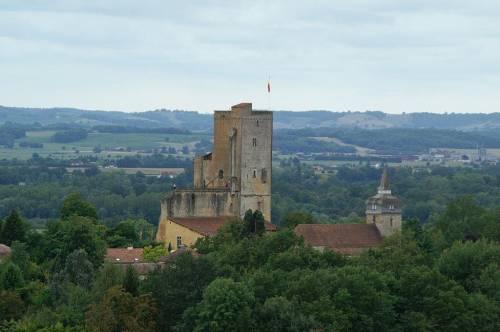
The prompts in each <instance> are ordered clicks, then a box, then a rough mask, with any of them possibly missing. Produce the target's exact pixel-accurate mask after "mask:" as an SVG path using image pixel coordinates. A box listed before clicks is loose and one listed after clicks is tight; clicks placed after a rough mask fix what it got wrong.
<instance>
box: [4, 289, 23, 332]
mask: <svg viewBox="0 0 500 332" xmlns="http://www.w3.org/2000/svg"><path fill="white" fill-rule="evenodd" d="M24 309H25V305H24V302H23V300H22V299H21V297H20V296H19V293H17V292H14V291H8V290H7V291H4V290H0V330H2V331H4V330H3V329H2V323H6V322H7V321H9V320H11V319H12V320H14V319H19V318H21V317H22V315H23V313H24ZM5 331H10V330H5Z"/></svg>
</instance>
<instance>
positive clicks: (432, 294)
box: [0, 194, 500, 332]
mask: <svg viewBox="0 0 500 332" xmlns="http://www.w3.org/2000/svg"><path fill="white" fill-rule="evenodd" d="M303 217H304V218H303V220H304V221H307V220H308V219H310V218H311V216H307V214H304V215H303ZM499 218H500V210H499V209H498V208H496V209H484V208H482V207H480V206H479V205H477V204H476V203H475V202H474V200H473V199H472V198H467V197H464V198H461V199H458V200H455V201H453V202H451V203H450V204H449V205H447V206H446V207H445V208H444V211H443V212H442V213H441V214H439V216H438V217H437V218H436V219H435V220H433V221H432V222H430V223H428V224H426V225H424V226H423V225H422V224H421V223H419V222H418V221H416V220H405V221H404V223H403V231H402V232H401V233H397V234H395V235H393V236H391V237H389V238H387V239H385V241H384V243H383V244H382V246H381V247H379V248H373V249H370V250H368V251H366V252H364V253H363V254H361V255H360V256H359V257H346V256H342V255H340V254H337V253H335V252H331V251H324V252H320V251H317V250H315V249H313V248H312V247H310V246H308V245H306V244H305V243H304V242H303V239H301V238H299V237H297V236H296V235H295V233H294V232H293V227H294V225H295V223H294V222H292V221H291V222H290V223H289V224H287V226H284V227H283V228H282V229H281V230H279V231H277V232H274V233H271V234H264V233H263V232H262V231H259V229H261V230H262V226H258V227H253V228H252V225H255V226H256V225H261V224H262V223H261V221H262V219H261V215H260V216H259V214H258V213H257V214H255V213H251V212H248V213H247V216H245V220H237V219H235V220H233V221H230V222H229V223H227V224H226V225H224V226H223V227H222V228H221V229H220V230H219V232H218V233H217V234H216V235H215V236H212V237H210V238H205V239H201V240H199V241H198V242H197V243H196V244H195V248H196V249H197V252H198V254H197V255H196V256H194V255H192V254H191V253H190V252H187V253H183V254H180V255H178V256H177V257H175V258H173V259H172V260H170V261H169V263H168V264H167V265H166V266H165V267H164V268H159V269H157V270H154V271H152V272H150V273H149V274H147V275H146V277H145V279H143V280H141V279H140V278H139V277H138V275H137V273H136V272H135V271H134V270H133V269H130V268H129V269H126V270H125V271H124V270H123V269H120V268H118V267H117V266H115V265H112V264H109V263H103V261H104V253H105V249H106V247H108V246H109V245H110V242H112V241H114V239H113V238H115V237H116V236H124V234H128V233H130V234H132V233H134V231H133V229H132V228H131V229H129V231H124V229H127V227H124V229H120V227H118V226H117V227H114V228H112V229H109V228H107V227H106V226H104V225H102V224H101V223H100V221H99V219H98V214H97V211H96V209H95V208H93V206H92V205H91V204H89V202H87V201H85V200H83V199H82V198H81V197H80V196H78V195H76V194H72V195H69V196H68V197H67V198H66V199H65V201H64V203H63V204H62V206H61V208H60V211H59V218H58V219H57V220H54V221H52V222H51V223H50V224H48V225H47V230H46V231H45V232H38V231H34V230H30V229H29V227H27V226H26V223H25V222H24V221H23V220H22V218H21V217H20V216H19V215H18V214H17V213H16V212H12V213H10V214H9V215H8V217H7V218H6V219H5V220H4V221H3V222H2V224H3V225H2V226H1V227H0V229H1V232H0V239H1V241H4V242H6V243H8V244H9V245H11V247H12V255H11V256H10V258H8V259H6V260H4V261H2V262H1V263H0V330H2V331H104V332H106V331H110V332H111V331H320V330H321V331H472V330H477V331H498V330H499V329H500V293H499V289H500V288H499V287H498V281H499V280H500V279H499V276H500V244H499V240H500V223H498V220H500V219H499ZM298 220H299V222H300V220H301V218H298ZM132 224H133V225H134V226H135V224H134V223H132ZM135 232H136V235H137V234H139V232H138V231H137V230H136V231H135ZM119 234H122V235H119Z"/></svg>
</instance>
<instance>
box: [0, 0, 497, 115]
mask: <svg viewBox="0 0 500 332" xmlns="http://www.w3.org/2000/svg"><path fill="white" fill-rule="evenodd" d="M269 75H270V76H271V86H272V92H271V96H270V98H269V97H268V95H267V89H266V85H267V80H268V76H269ZM240 101H250V102H253V103H254V108H260V109H267V108H269V107H270V108H271V109H288V110H309V109H330V110H336V111H342V110H353V111H355V110H358V111H363V110H368V109H370V110H382V111H386V112H390V113H402V112H417V111H426V112H499V111H500V1H498V0H491V1H485V0H475V1H470V0H418V1H413V0H404V1H402V0H394V1H390V0H348V1H347V0H343V1H332V0H328V1H305V0H303V1H293V0H283V1H277V0H273V1H270V0H266V1H259V0H253V1H235V0H233V1H206V0H205V1H167V0H135V1H132V0H113V1H111V0H30V1H23V0H0V105H7V106H32V107H51V106H72V107H79V108H86V109H103V110H123V111H144V110H150V109H156V108H169V109H187V110H198V111H202V112H210V111H211V110H213V109H224V108H227V107H229V106H230V105H231V104H235V103H238V102H240Z"/></svg>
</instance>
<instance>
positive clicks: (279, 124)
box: [0, 106, 500, 131]
mask: <svg viewBox="0 0 500 332" xmlns="http://www.w3.org/2000/svg"><path fill="white" fill-rule="evenodd" d="M5 122H14V123H22V124H33V123H39V124H41V125H53V124H63V123H69V124H76V125H79V126H83V127H93V126H98V125H119V126H130V127H137V128H180V129H189V130H194V131H209V130H211V129H212V115H211V114H203V113H198V112H191V111H178V110H155V111H146V112H137V113H126V112H117V111H89V110H81V109H76V108H48V109H41V108H20V107H4V106H0V124H1V123H5ZM274 127H275V128H276V129H301V128H317V127H330V128H360V129H384V128H414V129H418V128H436V129H455V130H462V131H473V130H492V129H500V113H490V114H473V113H471V114H458V113H448V114H434V113H408V114H387V113H384V112H380V111H366V112H331V111H304V112H291V111H277V112H275V115H274Z"/></svg>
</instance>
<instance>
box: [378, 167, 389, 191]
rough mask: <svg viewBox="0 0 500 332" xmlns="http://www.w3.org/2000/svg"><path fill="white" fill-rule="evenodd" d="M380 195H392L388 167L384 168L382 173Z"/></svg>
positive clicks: (379, 187)
mask: <svg viewBox="0 0 500 332" xmlns="http://www.w3.org/2000/svg"><path fill="white" fill-rule="evenodd" d="M378 193H379V194H389V195H390V194H391V189H390V188H389V175H388V173H387V166H384V170H383V171H382V177H381V178H380V185H379V186H378Z"/></svg>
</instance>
